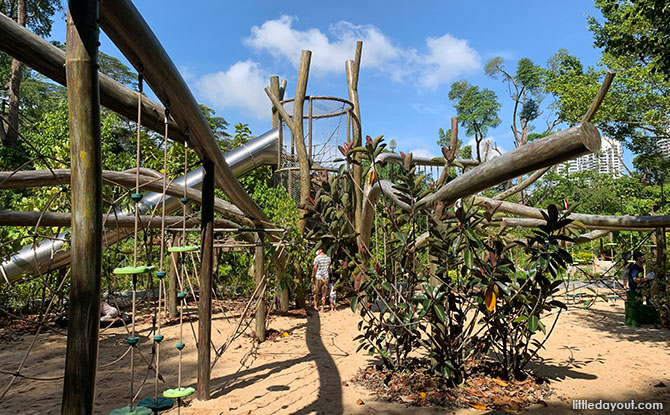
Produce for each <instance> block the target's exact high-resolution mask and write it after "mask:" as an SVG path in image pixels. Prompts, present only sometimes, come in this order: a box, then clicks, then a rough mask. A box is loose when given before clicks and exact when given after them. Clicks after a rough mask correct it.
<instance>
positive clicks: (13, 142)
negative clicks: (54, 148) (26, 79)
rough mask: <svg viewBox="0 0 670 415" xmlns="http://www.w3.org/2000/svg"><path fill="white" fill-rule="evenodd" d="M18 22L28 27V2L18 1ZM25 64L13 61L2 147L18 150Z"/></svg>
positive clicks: (24, 0)
mask: <svg viewBox="0 0 670 415" xmlns="http://www.w3.org/2000/svg"><path fill="white" fill-rule="evenodd" d="M16 22H17V23H18V24H19V25H21V26H22V27H26V0H18V2H17V13H16ZM22 69H23V64H22V63H21V62H20V61H18V60H16V59H12V68H11V75H10V78H9V85H8V86H9V108H8V112H7V122H8V123H9V125H8V126H7V131H6V132H5V134H3V135H4V137H3V142H2V145H3V146H5V147H8V148H17V147H18V145H19V136H18V131H19V99H20V88H21V77H22V72H21V70H22Z"/></svg>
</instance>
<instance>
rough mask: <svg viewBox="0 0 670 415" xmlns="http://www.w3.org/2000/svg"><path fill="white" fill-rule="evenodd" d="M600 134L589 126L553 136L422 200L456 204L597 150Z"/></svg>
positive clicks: (467, 174) (487, 164) (509, 153)
mask: <svg viewBox="0 0 670 415" xmlns="http://www.w3.org/2000/svg"><path fill="white" fill-rule="evenodd" d="M599 148H600V134H599V133H598V130H597V129H596V128H595V127H594V126H593V125H591V124H589V123H584V124H580V125H578V126H575V127H572V128H570V129H567V130H564V131H560V132H557V133H554V134H552V135H550V136H547V137H544V138H542V139H539V140H537V141H534V142H532V143H528V144H526V145H524V146H521V147H519V148H516V149H514V150H512V151H509V152H507V153H505V154H503V155H501V156H500V157H496V158H494V159H493V160H490V161H487V162H486V163H483V164H481V165H480V166H478V167H475V168H474V169H472V170H470V171H468V172H467V173H465V174H463V175H461V176H459V177H457V178H456V179H454V180H452V181H451V182H449V183H447V184H446V185H444V186H442V187H441V188H440V189H439V190H438V191H437V192H435V193H434V194H432V195H431V196H428V197H426V198H424V199H422V200H421V202H423V203H429V204H435V203H437V202H438V201H440V200H443V201H445V202H447V203H453V202H455V201H456V200H457V199H459V198H463V197H467V196H470V195H473V194H476V193H477V192H480V191H482V190H485V189H488V188H489V187H491V186H495V185H496V184H498V183H502V182H505V181H507V180H510V179H513V178H515V177H518V176H521V175H523V174H525V173H528V172H531V171H535V170H538V169H541V168H543V167H547V166H552V165H554V164H559V163H562V162H564V161H566V160H570V159H573V158H575V157H579V156H581V155H584V154H588V153H590V152H593V151H597V150H598V149H599Z"/></svg>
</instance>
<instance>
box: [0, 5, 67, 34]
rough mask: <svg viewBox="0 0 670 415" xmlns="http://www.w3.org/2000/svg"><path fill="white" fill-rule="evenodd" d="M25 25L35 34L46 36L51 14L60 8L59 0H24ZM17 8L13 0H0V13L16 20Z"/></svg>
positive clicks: (49, 28)
mask: <svg viewBox="0 0 670 415" xmlns="http://www.w3.org/2000/svg"><path fill="white" fill-rule="evenodd" d="M25 2H26V14H27V18H26V26H27V27H28V28H29V29H31V30H32V31H33V32H34V33H35V34H37V35H38V36H42V37H47V36H49V35H50V34H51V27H52V24H53V15H54V13H56V11H59V10H61V9H62V5H61V1H60V0H46V1H43V0H25ZM17 12H18V9H17V4H16V1H15V0H0V13H2V14H4V15H5V16H8V17H10V18H12V19H14V20H16V18H17V16H16V14H17Z"/></svg>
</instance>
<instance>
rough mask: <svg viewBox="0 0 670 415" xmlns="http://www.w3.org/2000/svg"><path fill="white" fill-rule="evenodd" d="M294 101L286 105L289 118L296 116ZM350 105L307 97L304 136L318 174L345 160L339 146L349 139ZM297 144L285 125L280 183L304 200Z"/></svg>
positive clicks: (346, 102)
mask: <svg viewBox="0 0 670 415" xmlns="http://www.w3.org/2000/svg"><path fill="white" fill-rule="evenodd" d="M293 104H294V101H293V99H289V100H285V101H283V102H282V105H284V108H285V109H286V111H287V112H288V113H289V114H293ZM352 108H353V105H352V104H351V102H350V101H347V100H344V99H341V98H336V97H324V96H313V97H311V96H309V97H305V101H304V103H303V135H304V140H305V147H306V148H307V154H308V156H309V157H310V158H311V160H312V169H313V170H315V171H319V170H323V169H333V168H337V165H338V163H336V162H335V160H336V159H338V158H340V157H341V154H340V153H339V150H338V146H341V145H342V144H344V143H345V142H346V141H347V140H348V139H349V124H350V113H351V110H352ZM299 167H300V165H299V163H298V155H297V151H296V147H295V140H294V138H293V136H292V133H291V130H290V129H289V128H288V126H287V125H286V124H285V123H282V149H281V155H280V160H279V170H278V171H277V173H276V175H277V176H276V177H277V181H278V183H279V184H280V185H281V186H282V187H284V188H285V189H286V190H287V191H288V193H289V194H290V195H291V197H292V198H293V199H294V200H296V201H297V200H299V199H300V173H299Z"/></svg>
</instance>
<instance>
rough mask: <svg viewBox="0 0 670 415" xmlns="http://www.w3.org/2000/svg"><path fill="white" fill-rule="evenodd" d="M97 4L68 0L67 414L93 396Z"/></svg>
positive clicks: (98, 241) (98, 252)
mask: <svg viewBox="0 0 670 415" xmlns="http://www.w3.org/2000/svg"><path fill="white" fill-rule="evenodd" d="M98 13H99V11H98V1H97V0H70V1H69V3H68V17H67V58H66V64H65V69H66V74H67V75H66V76H67V85H68V89H67V98H68V108H69V111H70V116H69V119H70V154H71V157H72V177H71V186H72V189H71V192H72V241H71V243H72V271H71V277H70V309H69V311H68V321H69V324H68V336H67V350H66V353H65V379H64V382H63V401H62V406H61V413H63V414H68V415H70V414H91V413H93V400H94V397H95V374H96V368H97V366H98V334H99V327H100V280H101V278H100V275H101V271H102V269H101V266H102V215H103V211H102V156H101V146H100V92H99V89H98V70H97V59H98V23H97V22H98Z"/></svg>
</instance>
